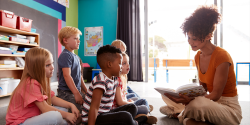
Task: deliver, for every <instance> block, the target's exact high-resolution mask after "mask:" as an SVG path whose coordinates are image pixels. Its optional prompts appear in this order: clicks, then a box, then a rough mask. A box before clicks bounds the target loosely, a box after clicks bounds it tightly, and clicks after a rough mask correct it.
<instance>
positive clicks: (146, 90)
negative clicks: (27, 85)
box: [0, 82, 250, 125]
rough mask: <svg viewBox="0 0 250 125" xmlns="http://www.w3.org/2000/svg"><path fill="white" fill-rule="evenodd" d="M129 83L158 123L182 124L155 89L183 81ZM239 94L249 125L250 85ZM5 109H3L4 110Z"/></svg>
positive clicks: (2, 102)
mask: <svg viewBox="0 0 250 125" xmlns="http://www.w3.org/2000/svg"><path fill="white" fill-rule="evenodd" d="M86 84H87V86H89V85H90V83H86ZM128 85H129V86H130V87H131V88H132V89H133V90H134V91H136V93H137V94H139V96H140V97H141V98H145V99H147V100H148V102H149V104H152V105H153V106H154V109H153V111H152V112H151V115H154V116H156V117H157V118H158V122H157V125H180V124H179V123H178V121H177V120H176V119H168V118H167V117H165V116H164V115H163V114H161V113H160V111H159V108H160V107H161V106H163V105H165V103H164V102H163V101H162V99H161V95H160V94H159V93H158V92H157V91H155V90H154V88H155V87H170V88H177V87H178V86H180V85H183V82H182V83H178V82H177V83H172V84H171V83H164V82H158V83H152V82H150V83H144V82H129V83H128ZM237 88H238V94H239V101H240V104H241V106H242V111H243V119H242V122H241V125H249V124H250V119H249V118H250V108H249V107H250V96H249V95H250V86H249V85H238V86H237ZM51 89H52V90H53V91H55V92H56V89H57V83H52V85H51ZM9 99H10V97H3V98H0V110H1V112H0V125H4V124H5V119H4V116H2V118H1V113H4V112H5V113H6V107H7V106H8V103H9ZM2 109H3V110H2Z"/></svg>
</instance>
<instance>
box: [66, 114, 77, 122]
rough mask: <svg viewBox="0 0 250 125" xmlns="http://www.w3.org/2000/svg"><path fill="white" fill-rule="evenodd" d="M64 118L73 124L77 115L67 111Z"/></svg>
mask: <svg viewBox="0 0 250 125" xmlns="http://www.w3.org/2000/svg"><path fill="white" fill-rule="evenodd" d="M65 119H66V120H67V121H68V122H69V123H71V124H72V125H74V124H75V123H76V120H77V117H76V116H75V114H73V113H68V114H67V116H66V117H65Z"/></svg>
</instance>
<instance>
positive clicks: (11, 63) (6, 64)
mask: <svg viewBox="0 0 250 125" xmlns="http://www.w3.org/2000/svg"><path fill="white" fill-rule="evenodd" d="M15 67H16V61H15V60H0V68H15Z"/></svg>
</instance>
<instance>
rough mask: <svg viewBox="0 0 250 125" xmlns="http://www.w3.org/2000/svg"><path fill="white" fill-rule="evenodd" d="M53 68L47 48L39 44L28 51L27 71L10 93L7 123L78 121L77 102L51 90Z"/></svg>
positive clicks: (29, 124)
mask: <svg viewBox="0 0 250 125" xmlns="http://www.w3.org/2000/svg"><path fill="white" fill-rule="evenodd" d="M53 71H54V65H53V57H52V54H51V53H50V52H49V51H48V50H46V49H43V48H39V47H36V48H32V49H30V50H29V51H28V52H27V53H26V54H25V67H24V71H23V74H22V78H21V81H20V83H19V85H18V86H17V87H16V89H15V90H14V92H13V93H12V96H11V100H10V103H9V107H8V110H7V115H6V125H38V124H40V125H44V124H46V125H64V124H65V125H67V124H68V123H71V124H75V123H76V121H77V118H78V116H79V111H78V109H77V108H76V107H75V105H74V104H72V103H69V102H66V101H64V100H62V99H60V98H57V97H56V96H55V93H54V92H53V91H51V89H50V77H52V75H53ZM52 104H53V105H54V106H59V107H54V106H52ZM62 107H64V108H62ZM65 108H70V109H71V110H72V113H68V112H66V111H67V109H65ZM67 122H68V123H67Z"/></svg>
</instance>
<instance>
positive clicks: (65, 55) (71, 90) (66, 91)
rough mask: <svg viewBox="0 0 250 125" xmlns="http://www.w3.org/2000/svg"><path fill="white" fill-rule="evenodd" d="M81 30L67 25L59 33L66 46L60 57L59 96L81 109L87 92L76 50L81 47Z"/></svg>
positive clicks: (60, 39)
mask: <svg viewBox="0 0 250 125" xmlns="http://www.w3.org/2000/svg"><path fill="white" fill-rule="evenodd" d="M79 35H82V33H81V31H80V30H79V29H77V28H75V27H70V26H66V27H64V28H62V29H61V30H60V32H59V34H58V38H59V41H60V43H61V44H62V45H63V46H64V47H65V49H64V50H63V51H62V53H61V54H60V56H59V58H58V75H59V81H58V83H59V84H58V90H57V91H58V97H59V98H62V99H63V100H66V101H68V102H71V103H73V104H74V105H75V106H76V107H77V109H78V110H79V111H81V107H82V104H83V98H84V94H83V93H85V92H87V88H86V85H85V83H84V80H83V77H82V76H81V65H80V60H79V57H78V56H77V55H76V54H74V50H76V49H79V44H80V40H79V38H80V36H79ZM69 112H71V111H69Z"/></svg>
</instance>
